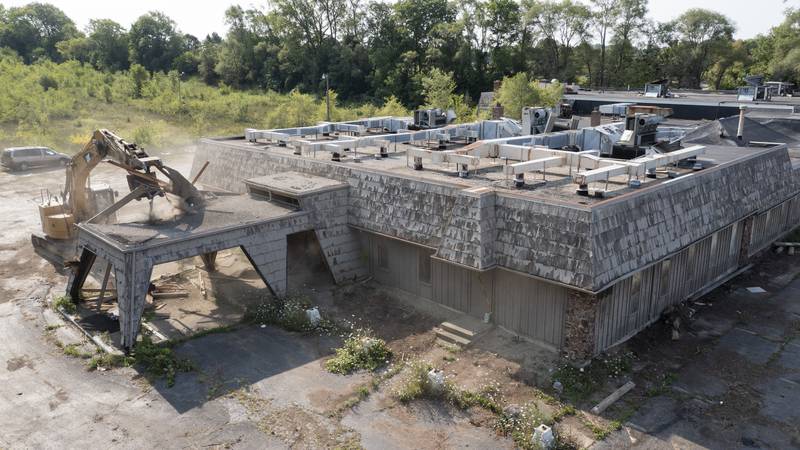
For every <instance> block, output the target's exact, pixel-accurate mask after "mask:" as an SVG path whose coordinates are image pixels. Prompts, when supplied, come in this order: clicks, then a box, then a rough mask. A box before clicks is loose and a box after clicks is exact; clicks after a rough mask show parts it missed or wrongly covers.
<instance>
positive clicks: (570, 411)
mask: <svg viewBox="0 0 800 450" xmlns="http://www.w3.org/2000/svg"><path fill="white" fill-rule="evenodd" d="M575 414H578V410H577V409H575V407H574V406H572V405H562V406H561V408H559V409H558V411H556V412H555V414H553V422H561V419H563V418H564V417H567V416H574V415H575Z"/></svg>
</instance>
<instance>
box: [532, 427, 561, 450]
mask: <svg viewBox="0 0 800 450" xmlns="http://www.w3.org/2000/svg"><path fill="white" fill-rule="evenodd" d="M533 442H534V444H537V445H538V447H540V448H543V449H549V448H552V447H553V444H555V442H556V437H555V436H554V435H553V430H552V429H551V428H550V427H548V426H547V425H545V424H541V425H539V426H538V427H536V430H534V432H533Z"/></svg>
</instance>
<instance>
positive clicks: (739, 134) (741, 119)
mask: <svg viewBox="0 0 800 450" xmlns="http://www.w3.org/2000/svg"><path fill="white" fill-rule="evenodd" d="M746 109H747V106H745V105H739V128H738V129H737V130H736V138H737V139H739V140H740V141H741V140H742V136H743V135H744V112H745V110H746Z"/></svg>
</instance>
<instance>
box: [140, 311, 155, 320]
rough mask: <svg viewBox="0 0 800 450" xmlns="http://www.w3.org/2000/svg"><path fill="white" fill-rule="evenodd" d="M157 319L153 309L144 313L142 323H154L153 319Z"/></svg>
mask: <svg viewBox="0 0 800 450" xmlns="http://www.w3.org/2000/svg"><path fill="white" fill-rule="evenodd" d="M155 318H156V312H155V311H154V310H152V309H148V310H147V311H145V312H144V313H142V322H152V321H153V319H155Z"/></svg>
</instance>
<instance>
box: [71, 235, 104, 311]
mask: <svg viewBox="0 0 800 450" xmlns="http://www.w3.org/2000/svg"><path fill="white" fill-rule="evenodd" d="M95 259H97V255H95V254H94V253H93V252H92V251H91V250H88V249H86V248H83V249H81V257H80V260H79V261H78V265H77V267H74V268H73V269H72V273H71V274H70V277H69V281H68V282H67V294H69V296H70V298H71V299H72V302H73V303H76V304H77V303H78V301H79V300H80V296H81V289H83V284H84V283H86V277H87V276H89V272H90V271H91V270H92V266H93V265H94V260H95Z"/></svg>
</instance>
